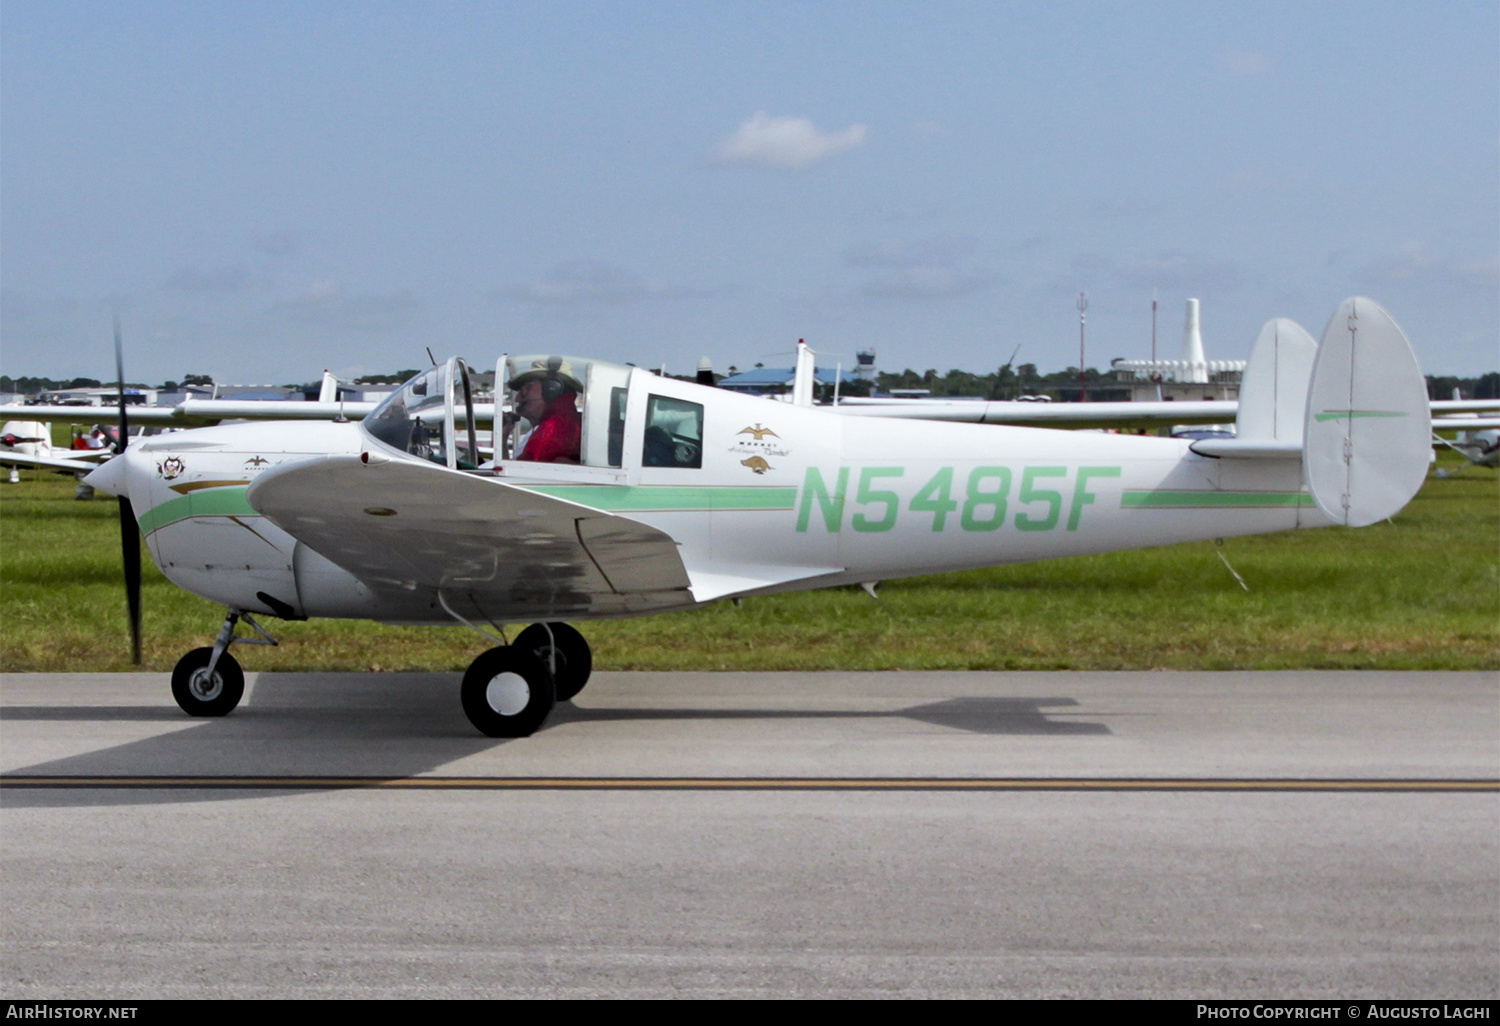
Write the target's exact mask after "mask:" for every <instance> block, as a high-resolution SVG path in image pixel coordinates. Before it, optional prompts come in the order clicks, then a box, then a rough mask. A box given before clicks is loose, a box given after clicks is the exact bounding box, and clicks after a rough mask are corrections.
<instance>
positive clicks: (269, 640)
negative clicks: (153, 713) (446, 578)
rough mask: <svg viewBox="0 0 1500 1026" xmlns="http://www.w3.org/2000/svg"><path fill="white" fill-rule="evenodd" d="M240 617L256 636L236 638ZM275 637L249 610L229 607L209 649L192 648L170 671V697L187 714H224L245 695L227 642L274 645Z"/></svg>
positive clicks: (242, 673)
mask: <svg viewBox="0 0 1500 1026" xmlns="http://www.w3.org/2000/svg"><path fill="white" fill-rule="evenodd" d="M240 620H244V621H245V622H246V623H248V624H249V625H250V626H251V627H253V628H254V629H255V632H256V633H257V634H259V635H260V637H259V638H237V637H235V636H234V630H235V624H237V623H238V622H239V621H240ZM275 644H276V639H275V638H273V637H271V635H269V634H267V633H266V631H265V628H263V627H262V626H261V625H260V624H258V623H256V622H255V618H254V617H252V616H251V615H250V614H249V613H245V612H241V611H240V610H238V609H231V610H229V613H228V615H227V616H225V617H224V624H223V626H221V627H220V628H219V637H218V638H217V639H216V640H215V641H214V644H213V647H212V648H195V649H193V650H192V651H191V652H189V653H188V654H187V655H185V656H183V657H182V658H181V659H179V660H178V661H177V666H176V668H175V669H173V671H172V697H173V698H175V699H176V700H177V704H178V705H179V706H181V707H182V711H183V712H185V713H187V714H188V715H189V716H227V715H228V714H229V713H231V712H233V711H234V707H235V706H237V705H239V704H240V699H241V698H243V697H244V695H245V672H244V671H243V670H241V669H240V663H239V660H238V659H236V658H235V657H234V656H232V655H230V654H229V646H230V645H275Z"/></svg>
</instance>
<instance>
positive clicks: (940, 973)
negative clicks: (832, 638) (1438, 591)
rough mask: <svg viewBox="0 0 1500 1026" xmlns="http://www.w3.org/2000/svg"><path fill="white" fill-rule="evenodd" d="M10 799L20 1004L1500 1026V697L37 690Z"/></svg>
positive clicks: (1, 701)
mask: <svg viewBox="0 0 1500 1026" xmlns="http://www.w3.org/2000/svg"><path fill="white" fill-rule="evenodd" d="M0 770H3V772H4V774H5V777H6V780H4V781H0V785H3V786H0V856H3V877H0V900H3V905H0V908H3V910H4V911H3V912H0V990H3V992H4V993H5V995H6V996H7V997H11V998H32V997H78V996H94V997H120V998H131V997H134V998H147V997H178V996H345V995H349V996H355V995H357V996H378V995H395V996H485V995H495V996H500V995H506V996H541V995H559V996H585V995H650V996H670V995H729V996H738V995H768V996H780V995H820V996H845V995H874V996H878V995H893V996H956V995H970V996H1087V997H1114V996H1170V997H1186V998H1221V997H1231V996H1235V997H1262V998H1263V997H1273V996H1282V997H1324V998H1332V999H1344V998H1355V997H1362V998H1370V997H1405V998H1414V997H1421V998H1443V997H1446V998H1491V999H1493V998H1497V997H1500V784H1497V777H1500V675H1495V674H1467V673H1429V674H1418V673H1410V674H1405V673H1394V674H1393V673H1300V672H1299V673H1257V674H1245V673H1119V674H1106V673H1083V674H1074V673H1049V674H1043V673H1036V674H1028V673H817V674H738V673H733V674H731V673H721V674H647V673H630V674H613V673H602V674H598V675H596V677H595V680H594V681H593V682H591V683H590V685H589V688H588V690H587V691H585V692H584V694H583V695H582V696H580V698H579V700H578V701H577V703H576V704H575V705H574V706H572V707H569V706H564V707H561V708H560V709H559V710H558V713H557V714H556V715H555V717H554V719H553V720H552V722H551V723H550V724H549V726H548V727H547V729H546V730H544V731H543V732H541V733H540V734H538V735H537V736H535V737H532V738H528V739H525V740H521V741H512V742H497V741H491V740H487V739H484V738H480V737H477V736H475V735H474V733H473V732H472V729H471V728H470V727H469V726H468V724H467V722H466V721H465V720H464V718H463V715H462V713H461V712H460V710H459V709H458V702H457V695H456V676H455V675H435V674H432V675H429V674H274V675H273V674H266V675H261V676H259V677H256V676H254V675H252V676H251V686H250V690H249V692H248V693H247V697H246V701H245V704H243V705H242V706H241V708H240V709H239V710H238V711H237V712H236V713H235V714H234V715H233V716H231V717H228V718H226V719H224V720H216V721H193V720H189V719H187V718H185V717H183V716H182V715H181V714H180V713H178V711H177V709H176V707H175V706H174V705H172V703H171V699H170V696H169V695H168V694H167V688H166V681H165V679H164V677H163V676H161V675H155V674H118V675H105V676H97V677H91V676H82V675H77V676H74V675H0ZM164 776H165V777H177V778H183V777H192V778H203V777H216V778H237V780H238V782H241V783H243V782H245V779H244V778H254V782H256V783H257V785H258V786H256V787H254V788H250V789H231V788H227V787H223V786H203V785H202V783H201V782H200V784H199V785H196V786H186V787H161V786H151V785H152V781H151V780H150V779H149V778H159V777H164ZM58 777H73V778H79V777H87V778H91V779H92V780H93V782H94V783H96V784H98V785H115V786H88V787H76V786H74V787H64V788H44V787H35V788H33V787H22V786H17V785H18V784H20V783H22V782H23V780H25V781H30V782H34V783H40V782H44V781H45V780H47V779H51V778H58ZM292 778H295V779H292ZM352 778H358V779H359V780H360V781H361V782H363V783H366V784H370V785H374V784H378V783H379V782H382V781H384V782H389V786H361V787H348V786H339V785H340V784H341V783H342V784H347V783H348V782H349V781H350V780H351V779H352ZM558 778H568V779H567V780H564V781H559V780H558ZM694 778H714V779H713V780H712V781H702V780H696V779H694ZM766 778H779V781H780V782H778V781H774V780H767V779H766ZM230 782H231V781H227V780H221V781H218V783H220V784H224V783H230ZM862 782H863V783H862ZM1163 782H1165V783H1166V788H1165V789H1164V788H1163V786H1162V784H1163ZM158 783H159V781H158ZM207 783H208V784H209V785H212V784H213V783H215V782H214V781H209V782H207ZM643 783H644V784H645V785H647V786H648V787H649V788H650V789H645V790H643V789H640V788H641V785H642V784H643ZM725 784H727V785H731V787H736V788H738V787H743V788H744V789H725V788H724V787H723V786H722V785H725ZM460 785H467V786H463V787H461V786H460ZM559 785H561V786H562V787H563V789H558V787H559ZM746 785H748V786H746ZM1039 787H1040V788H1052V789H1051V790H1037V788H1039ZM1101 788H1114V789H1111V790H1101ZM1225 788H1233V789H1232V790H1225Z"/></svg>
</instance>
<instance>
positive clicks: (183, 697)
mask: <svg viewBox="0 0 1500 1026" xmlns="http://www.w3.org/2000/svg"><path fill="white" fill-rule="evenodd" d="M213 655H214V650H213V649H211V648H195V649H193V650H192V651H191V652H189V653H188V654H187V655H185V656H183V657H182V658H181V659H179V660H178V661H177V667H176V669H174V670H173V671H172V697H173V698H175V699H177V704H178V705H180V706H182V711H183V712H185V713H187V714H188V715H189V716H225V715H228V714H229V713H230V712H232V711H233V710H234V707H235V706H237V705H239V704H240V699H241V698H243V697H244V695H245V671H243V670H241V669H240V664H239V661H238V660H237V659H235V658H234V656H232V655H230V654H229V653H228V652H225V653H224V654H223V655H221V656H219V662H218V663H217V665H215V666H214V672H213V676H209V673H208V661H209V660H210V659H212V658H213Z"/></svg>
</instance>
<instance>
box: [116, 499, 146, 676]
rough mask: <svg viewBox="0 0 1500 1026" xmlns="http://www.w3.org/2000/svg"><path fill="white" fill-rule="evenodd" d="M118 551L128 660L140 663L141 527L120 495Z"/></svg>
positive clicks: (133, 512)
mask: <svg viewBox="0 0 1500 1026" xmlns="http://www.w3.org/2000/svg"><path fill="white" fill-rule="evenodd" d="M119 503H120V553H121V555H122V556H123V558H124V562H125V604H126V605H127V606H128V607H129V609H130V661H131V662H132V663H134V664H135V665H136V666H139V665H141V529H140V528H139V527H138V526H136V522H135V510H134V508H132V507H131V505H130V500H129V499H127V498H125V496H123V495H122V496H120V499H119Z"/></svg>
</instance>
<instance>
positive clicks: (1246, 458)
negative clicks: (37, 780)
mask: <svg viewBox="0 0 1500 1026" xmlns="http://www.w3.org/2000/svg"><path fill="white" fill-rule="evenodd" d="M1289 323H1290V322H1281V321H1272V322H1271V323H1270V324H1268V325H1267V327H1266V330H1265V331H1264V332H1263V333H1262V335H1261V337H1260V339H1259V341H1258V342H1257V344H1256V347H1255V351H1254V354H1253V355H1252V358H1251V361H1250V364H1251V365H1250V368H1249V369H1248V370H1247V372H1246V376H1245V381H1244V386H1243V392H1242V395H1243V400H1242V402H1241V404H1240V407H1239V418H1238V427H1239V433H1238V437H1236V438H1232V439H1200V440H1188V439H1172V438H1160V437H1138V436H1129V435H1102V434H1090V433H1076V432H1068V431H1055V430H1041V429H1035V428H1012V427H977V426H973V425H964V424H942V423H934V422H928V421H912V420H889V419H864V418H858V419H856V418H851V417H846V416H841V415H840V414H838V413H837V412H835V411H833V410H829V409H826V408H817V407H813V406H810V405H806V402H808V401H810V397H802V398H803V400H804V402H803V403H802V404H780V403H775V404H773V403H767V402H766V401H764V400H763V399H758V398H753V397H746V396H739V395H734V394H729V393H726V392H723V391H721V390H718V389H713V388H708V387H705V386H702V385H697V384H692V383H688V382H682V381H676V380H671V379H667V378H661V377H658V376H656V375H654V374H652V373H650V372H648V371H645V370H642V369H640V368H631V367H622V366H617V365H615V364H610V363H604V362H602V361H587V360H580V359H574V358H569V357H559V356H538V357H502V358H501V359H500V361H499V364H498V365H497V381H500V382H506V383H508V384H509V386H510V387H511V388H512V389H513V390H514V391H515V399H514V401H513V406H514V413H513V414H510V413H505V412H504V411H503V410H502V417H501V419H500V422H499V423H498V424H496V425H495V428H496V430H495V432H494V446H495V450H496V452H495V457H496V458H493V459H484V458H483V454H482V451H481V449H480V446H479V445H478V434H477V430H476V429H477V426H478V425H479V423H480V422H481V420H482V418H481V416H480V414H479V411H477V410H476V409H475V408H474V404H473V403H472V396H471V392H470V388H469V374H468V370H467V367H466V365H465V364H464V363H463V361H461V360H458V359H457V358H455V359H452V360H449V361H448V362H447V363H446V364H445V365H443V366H441V367H434V368H432V369H431V370H429V371H427V372H425V373H423V374H420V375H418V376H417V377H415V378H413V379H412V380H411V381H409V382H407V383H406V384H405V385H404V386H403V387H402V388H401V389H399V390H398V391H396V392H394V393H392V395H391V396H390V397H389V398H388V399H387V400H386V401H385V402H383V403H381V404H380V406H379V407H378V408H377V409H376V410H375V411H374V412H373V413H372V414H371V415H370V416H368V417H367V418H365V420H364V421H363V422H362V423H352V422H350V423H291V422H281V423H265V424H257V423H251V424H238V425H224V426H219V427H212V428H203V429H197V430H190V431H181V432H176V433H173V434H170V435H165V436H162V437H160V438H152V439H144V440H140V441H137V442H133V443H132V444H130V445H129V446H128V448H126V450H125V451H124V453H123V454H122V455H120V456H119V457H117V458H115V459H113V460H111V461H109V462H108V463H106V464H104V465H103V466H102V467H101V468H99V469H98V470H96V471H94V472H93V473H92V474H90V475H89V477H88V483H89V484H91V485H93V486H94V487H95V488H98V489H99V490H101V491H105V492H109V493H111V494H114V495H117V496H119V497H120V500H121V502H120V505H121V522H122V538H123V543H124V547H125V553H126V578H127V591H128V593H129V595H130V600H131V620H132V631H133V634H134V636H135V639H136V643H137V649H138V645H139V613H138V601H139V543H140V538H141V535H144V536H145V541H146V545H147V548H148V549H149V551H150V552H151V556H152V558H153V559H154V560H155V561H156V564H157V566H159V567H160V568H161V570H162V572H163V573H164V574H165V575H166V576H167V578H168V579H170V580H171V581H173V582H174V583H176V584H178V585H179V586H181V587H184V588H186V589H188V590H189V591H192V592H194V593H196V594H198V595H202V596H204V597H206V598H209V599H211V600H213V601H215V602H218V603H222V604H223V605H224V606H225V607H226V608H227V614H226V616H225V619H224V622H223V625H222V627H221V628H220V630H219V634H218V638H217V640H216V641H215V643H214V644H213V645H212V646H211V647H203V648H198V649H195V650H193V651H191V652H189V653H187V654H186V655H185V656H184V657H183V658H182V660H181V661H180V662H179V663H178V664H177V667H176V669H175V670H174V671H173V674H172V691H173V695H174V697H175V698H176V699H177V701H178V703H179V705H181V707H182V708H183V709H184V710H185V711H187V712H188V713H190V714H192V715H197V716H221V715H224V714H226V713H228V712H230V711H231V710H232V709H233V708H234V707H235V706H236V704H237V703H238V702H239V700H240V698H241V696H242V694H243V690H244V678H243V673H242V671H241V669H240V667H239V664H238V662H237V661H236V660H235V659H234V657H233V656H232V655H231V654H230V653H229V648H230V647H231V646H232V645H234V644H240V643H245V642H249V643H252V644H275V641H274V640H273V639H272V638H271V637H270V635H269V634H268V633H267V632H266V631H265V630H264V628H262V627H261V625H260V624H259V623H258V622H257V620H256V619H255V618H256V617H257V616H275V617H281V618H284V619H289V620H290V619H304V618H308V617H344V618H361V619H372V620H379V621H383V622H397V623H439V624H446V623H452V622H458V623H462V624H465V625H467V626H469V627H471V628H473V629H474V630H475V631H476V632H478V633H480V634H481V635H484V636H485V637H487V638H489V639H491V640H492V641H494V642H497V643H498V647H495V648H491V649H490V650H488V651H486V652H484V653H483V654H481V655H480V656H479V657H478V658H476V659H475V660H474V662H473V663H472V665H471V666H470V667H469V669H468V671H467V672H466V673H465V674H464V676H463V681H462V684H461V686H460V698H461V702H462V705H463V708H464V710H465V712H466V713H467V715H468V717H469V719H470V720H471V722H472V723H473V724H474V726H475V727H476V728H478V729H479V730H480V731H481V732H483V733H484V734H487V735H489V736H492V737H519V736H525V735H528V734H530V733H532V732H533V731H535V730H537V729H538V728H539V727H540V726H541V725H542V724H543V723H544V722H545V721H546V719H547V717H548V715H549V714H550V712H551V711H552V708H553V706H554V703H555V702H557V701H567V700H569V699H571V698H572V697H573V696H574V695H576V694H577V693H578V692H579V690H580V689H581V688H582V687H583V686H584V684H585V683H586V682H587V680H588V676H589V669H590V666H591V664H592V658H591V655H590V651H589V647H588V644H587V642H586V641H585V640H584V639H583V637H582V635H580V634H579V632H578V631H577V630H576V629H574V628H572V627H570V626H568V625H567V624H566V623H565V622H563V621H568V620H572V621H578V620H587V619H594V618H602V617H620V616H633V615H640V614H645V613H653V612H661V611H666V610H677V609H687V608H691V607H694V606H699V605H702V604H704V603H708V602H713V601H715V600H718V599H723V598H731V597H737V596H743V595H752V594H768V593H773V592H780V591H791V590H800V589H810V588H821V587H830V586H835V585H844V584H863V585H866V586H872V585H873V584H874V583H875V582H878V581H881V580H884V579H888V578H893V577H902V576H910V575H917V574H927V573H935V572H941V571H948V570H958V569H968V568H975V567H985V566H996V565H1001V564H1007V563H1018V562H1024V561H1028V560H1039V559H1049V558H1054V557H1060V556H1073V555H1080V554H1085V553H1096V552H1107V551H1113V550H1120V549H1131V548H1143V547H1148V546H1154V545H1167V544H1172V543H1176V542H1182V541H1191V540H1202V539H1210V538H1222V537H1230V536H1236V535H1246V534H1256V533H1263V532H1269V531H1280V530H1287V529H1290V528H1297V527H1321V526H1327V525H1331V524H1344V525H1348V526H1353V527H1358V526H1362V525H1365V524H1370V523H1374V522H1376V521H1378V520H1382V519H1384V518H1386V517H1389V516H1391V515H1393V514H1394V513H1396V512H1397V511H1398V510H1400V509H1401V508H1402V507H1403V506H1404V505H1405V504H1406V502H1407V501H1408V500H1409V499H1410V498H1411V497H1412V496H1413V495H1414V494H1415V493H1416V491H1417V489H1418V488H1419V487H1420V486H1421V484H1422V481H1423V479H1424V477H1425V475H1426V469H1427V464H1428V459H1429V434H1430V428H1429V425H1430V420H1431V417H1430V414H1429V409H1428V400H1427V395H1426V389H1425V383H1424V380H1423V378H1422V375H1421V372H1420V371H1419V370H1418V368H1417V362H1416V358H1415V356H1414V355H1413V353H1412V350H1411V347H1410V345H1409V343H1408V342H1407V340H1406V337H1405V335H1404V334H1403V333H1402V332H1401V329H1400V328H1399V327H1398V326H1397V325H1396V323H1395V322H1394V321H1393V320H1392V319H1391V318H1390V316H1389V315H1388V314H1387V313H1386V312H1385V311H1384V310H1382V309H1381V308H1380V307H1379V306H1378V305H1377V304H1375V303H1374V302H1373V301H1371V300H1368V299H1364V298H1356V299H1350V300H1346V301H1345V302H1344V303H1343V305H1342V306H1340V307H1339V309H1338V311H1337V312H1336V313H1335V314H1334V316H1333V318H1332V320H1330V322H1329V324H1328V328H1327V330H1326V332H1325V333H1324V336H1323V340H1322V343H1321V345H1317V344H1314V343H1313V342H1312V339H1311V338H1310V337H1308V336H1307V334H1306V332H1302V331H1300V329H1298V330H1297V331H1292V330H1290V329H1289V328H1287V327H1286V325H1287V324H1289ZM518 417H519V419H518ZM523 429H530V430H525V431H524V432H523ZM538 457H540V458H541V459H542V460H546V459H548V458H551V459H552V460H553V461H552V462H539V461H538V460H537V458H538ZM569 460H574V461H576V462H567V461H569ZM132 552H134V554H135V555H134V560H133V563H134V572H133V573H132V569H131V567H132ZM241 620H243V621H244V622H245V623H246V624H248V625H249V626H250V627H251V628H252V629H253V630H254V631H255V632H256V634H258V635H259V637H237V636H236V632H237V630H238V626H237V625H238V623H239V622H240V621H241ZM528 621H535V622H534V623H533V624H532V626H530V627H527V628H526V629H525V630H523V631H521V632H520V633H519V634H518V635H517V636H516V637H515V638H514V639H513V640H512V641H511V642H510V643H509V644H505V642H504V634H503V630H502V628H501V626H500V625H502V624H506V623H519V622H528Z"/></svg>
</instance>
